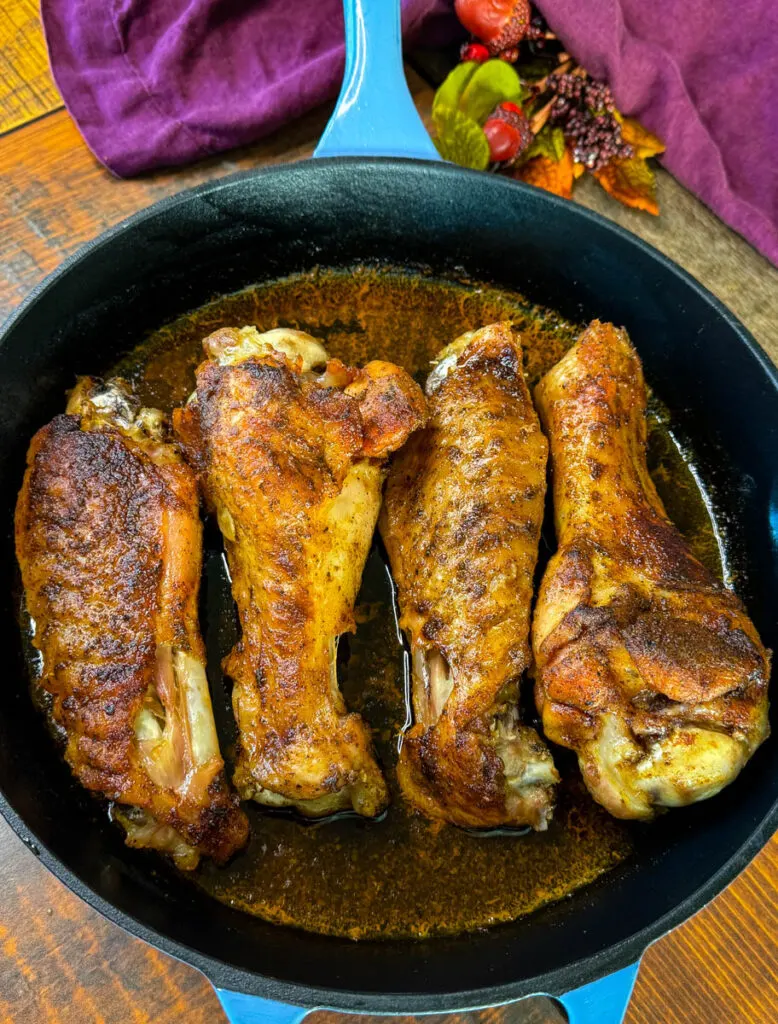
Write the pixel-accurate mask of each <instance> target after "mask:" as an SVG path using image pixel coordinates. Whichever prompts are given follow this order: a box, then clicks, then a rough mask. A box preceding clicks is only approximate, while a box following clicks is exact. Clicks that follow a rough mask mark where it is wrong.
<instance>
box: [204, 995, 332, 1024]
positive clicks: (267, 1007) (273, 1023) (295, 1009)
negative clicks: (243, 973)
mask: <svg viewBox="0 0 778 1024" xmlns="http://www.w3.org/2000/svg"><path fill="white" fill-rule="evenodd" d="M216 995H217V996H218V997H219V1001H220V1002H221V1004H222V1009H223V1010H224V1012H225V1013H226V1014H227V1019H228V1020H229V1022H230V1024H300V1021H301V1020H302V1019H303V1017H306V1016H307V1015H308V1014H309V1013H311V1012H312V1011H311V1010H305V1009H303V1007H301V1006H290V1005H289V1004H288V1003H276V1002H273V1000H272V999H262V998H261V997H260V996H247V995H244V994H243V993H242V992H230V990H229V989H226V988H217V989H216Z"/></svg>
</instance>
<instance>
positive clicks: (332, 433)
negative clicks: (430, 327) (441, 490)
mask: <svg viewBox="0 0 778 1024" xmlns="http://www.w3.org/2000/svg"><path fill="white" fill-rule="evenodd" d="M204 347H205V351H206V355H207V356H208V358H207V359H206V360H205V362H203V363H202V364H201V365H200V367H199V368H198V370H197V390H196V392H195V393H194V395H193V396H192V398H191V399H190V401H189V403H188V404H187V406H186V408H185V409H183V410H179V411H177V413H176V416H175V423H176V430H177V432H178V435H179V437H180V438H181V439H182V440H183V442H184V445H185V446H186V448H187V450H188V451H189V453H190V457H191V459H192V461H193V464H194V465H196V466H197V467H198V468H199V470H200V472H201V474H202V483H203V487H204V491H205V494H206V497H207V500H208V502H209V503H210V504H211V506H212V507H213V508H214V509H215V511H216V514H217V519H218V522H219V526H220V528H221V531H222V534H223V536H224V541H225V546H226V550H227V560H228V564H229V569H230V574H231V578H232V592H233V595H234V597H235V601H236V603H237V606H238V613H239V616H240V623H241V629H242V637H241V639H240V642H239V643H238V644H237V646H236V647H235V648H234V649H233V651H232V653H231V654H230V655H229V656H228V657H227V659H226V660H225V663H224V668H225V672H226V673H227V674H228V675H229V676H230V677H231V678H232V679H233V681H234V689H233V708H234V711H235V718H236V720H237V724H238V731H239V737H240V740H239V750H238V759H237V770H236V774H235V783H236V785H237V787H238V790H239V792H240V793H241V795H242V796H244V797H245V798H253V799H255V800H257V801H259V802H260V803H264V804H268V805H270V806H293V807H295V808H297V809H298V810H299V811H301V812H302V813H303V814H306V815H309V816H321V815H324V814H329V813H331V812H333V811H336V810H338V809H341V808H353V809H354V810H356V811H358V812H359V813H360V814H364V815H367V816H370V817H372V816H374V815H376V814H378V813H380V812H381V811H382V810H383V809H384V807H385V806H386V803H387V800H388V795H387V789H386V784H385V782H384V779H383V776H382V774H381V771H380V769H379V767H378V765H377V763H376V761H375V758H374V755H373V750H372V743H371V737H370V732H369V729H368V728H367V726H366V725H365V723H364V722H363V721H362V719H361V718H360V717H359V716H358V715H356V714H349V713H348V712H347V710H346V707H345V705H344V702H343V698H342V696H341V693H340V690H339V688H338V683H337V675H336V665H335V656H336V650H337V645H338V638H339V637H340V635H341V634H342V633H346V632H352V631H353V630H354V628H355V626H354V617H353V609H354V601H355V599H356V595H357V591H358V589H359V585H360V580H361V576H362V570H363V568H364V564H365V560H366V558H367V555H368V551H369V548H370V543H371V540H372V536H373V532H374V529H375V523H376V519H377V517H378V510H379V505H380V501H381V486H382V483H383V480H384V475H385V471H384V461H385V458H386V456H387V455H388V454H389V453H390V452H391V451H393V450H394V449H395V448H397V447H399V446H400V445H401V444H402V443H403V442H404V441H405V439H406V438H407V436H408V435H409V434H410V433H411V432H412V431H413V430H415V429H416V428H417V427H418V426H420V425H421V424H422V423H423V420H424V414H425V406H424V397H423V395H422V393H421V391H420V390H419V388H418V387H417V386H416V385H415V384H414V383H413V381H412V380H411V379H410V378H409V377H408V376H407V374H405V373H404V372H403V371H402V370H400V369H399V368H398V367H396V366H393V365H392V364H390V363H381V362H373V363H369V364H368V365H367V366H366V367H365V368H364V370H353V369H350V368H348V367H346V366H344V365H343V364H342V363H340V362H338V361H337V360H329V359H328V356H327V353H326V351H325V350H324V348H323V347H322V346H321V345H320V344H319V343H318V342H317V341H316V340H315V339H313V338H311V337H309V336H308V335H306V334H302V333H300V332H298V331H285V330H281V329H279V330H277V331H269V332H267V333H266V334H259V333H258V331H257V330H256V328H253V327H246V328H242V329H240V330H237V329H232V328H228V329H224V330H221V331H217V332H216V333H215V334H213V335H211V336H210V337H209V338H206V340H205V342H204Z"/></svg>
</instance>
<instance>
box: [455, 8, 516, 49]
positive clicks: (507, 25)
mask: <svg viewBox="0 0 778 1024" xmlns="http://www.w3.org/2000/svg"><path fill="white" fill-rule="evenodd" d="M454 6H455V8H456V12H457V17H458V18H459V20H460V21H461V22H462V24H463V25H464V26H465V28H466V29H467V30H468V32H470V34H471V35H474V36H475V37H476V39H480V40H481V42H482V43H485V44H486V46H487V47H488V49H489V53H490V54H491V55H492V56H495V57H496V56H498V55H499V54H501V53H502V52H503V51H504V50H512V49H514V48H515V47H516V46H518V45H519V43H520V42H521V40H522V39H523V38H524V37H525V35H526V34H527V29H528V28H529V23H530V15H531V12H530V5H529V0H455V5H454Z"/></svg>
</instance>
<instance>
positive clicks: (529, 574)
mask: <svg viewBox="0 0 778 1024" xmlns="http://www.w3.org/2000/svg"><path fill="white" fill-rule="evenodd" d="M427 394H428V402H429V415H430V418H429V422H428V425H427V427H426V429H424V430H421V431H419V432H418V433H417V434H415V435H414V436H413V437H412V438H411V439H410V441H409V442H408V444H407V445H406V446H405V447H404V448H403V449H402V450H401V451H400V452H399V454H398V455H397V456H396V457H395V459H394V461H393V463H392V467H391V470H390V473H389V478H388V480H387V484H386V493H385V501H384V507H383V510H382V513H381V520H380V527H381V535H382V537H383V540H384V544H385V545H386V549H387V552H388V555H389V560H390V564H391V569H392V574H393V576H394V580H395V583H396V585H397V594H398V600H399V606H400V613H401V618H400V625H401V627H402V628H403V630H404V631H405V633H406V635H407V637H408V640H409V643H410V647H411V659H412V671H413V679H412V698H413V714H414V723H413V726H412V728H411V729H410V730H409V731H408V732H407V733H406V734H405V735H404V737H403V742H402V749H401V752H400V761H399V766H398V775H399V779H400V783H401V786H402V789H403V792H404V793H405V795H406V797H407V798H408V799H409V800H410V801H411V803H412V804H413V805H414V806H415V807H416V808H417V809H418V810H420V811H421V812H423V813H424V814H426V815H427V816H429V817H432V818H437V819H441V820H444V821H448V822H450V823H452V824H456V825H462V826H470V827H495V826H499V825H515V826H519V825H532V826H533V827H534V828H536V829H543V828H545V827H546V825H547V822H548V819H549V818H550V816H551V813H552V809H553V802H554V785H555V783H556V782H557V781H558V776H557V773H556V771H555V769H554V765H553V761H552V760H551V755H550V754H549V752H548V749H547V748H546V745H545V743H544V742H543V741H542V740H541V738H540V737H539V736H538V734H537V733H536V732H535V730H534V729H532V728H530V727H528V726H526V725H522V724H521V723H520V721H519V707H518V702H519V692H518V688H519V682H520V679H521V676H522V673H523V672H524V671H525V669H526V668H527V667H528V663H529V642H528V641H529V623H530V605H531V601H532V582H533V574H534V571H535V565H536V562H537V557H538V544H539V539H540V527H541V524H542V521H543V505H544V496H545V491H546V457H547V444H546V440H545V438H544V437H543V435H542V433H541V432H540V426H539V423H538V418H537V416H536V414H535V410H534V408H533V406H532V401H531V398H530V395H529V391H528V388H527V385H526V382H525V380H524V373H523V368H522V352H521V345H520V342H519V340H518V338H517V337H515V336H514V335H513V332H512V331H511V329H510V325H509V324H493V325H491V326H489V327H484V328H482V329H481V330H478V331H474V332H472V333H470V334H466V335H464V336H463V337H461V338H459V339H458V340H457V341H455V342H453V343H452V344H451V345H449V346H448V347H447V348H446V349H444V350H443V351H442V352H441V353H440V354H439V356H438V359H437V365H436V366H435V368H434V370H433V371H432V373H431V374H430V377H429V380H428V382H427Z"/></svg>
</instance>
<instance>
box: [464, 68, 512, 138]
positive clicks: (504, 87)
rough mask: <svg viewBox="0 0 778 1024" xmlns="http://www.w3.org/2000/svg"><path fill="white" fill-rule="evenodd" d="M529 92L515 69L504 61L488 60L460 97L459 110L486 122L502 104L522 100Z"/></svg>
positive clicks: (471, 77) (475, 72) (470, 79)
mask: <svg viewBox="0 0 778 1024" xmlns="http://www.w3.org/2000/svg"><path fill="white" fill-rule="evenodd" d="M526 95H528V93H527V92H526V90H525V89H524V87H523V86H522V84H521V80H520V79H519V76H518V74H517V73H516V70H515V68H513V67H512V66H511V65H510V64H506V63H505V61H504V60H487V61H486V62H485V63H484V64H480V65H479V66H478V67H477V68H476V70H475V71H474V72H473V73H472V74H471V76H470V78H469V80H468V82H467V85H466V86H465V88H464V90H463V91H462V93H461V95H460V97H459V109H460V110H461V111H462V113H463V114H466V115H467V117H469V118H471V119H472V120H473V121H477V122H478V124H483V123H484V122H485V121H486V119H487V118H488V117H489V115H490V114H491V112H492V111H493V110H494V108H495V107H496V106H497V104H498V103H507V102H510V103H521V101H522V100H523V99H524V97H525V96H526Z"/></svg>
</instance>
